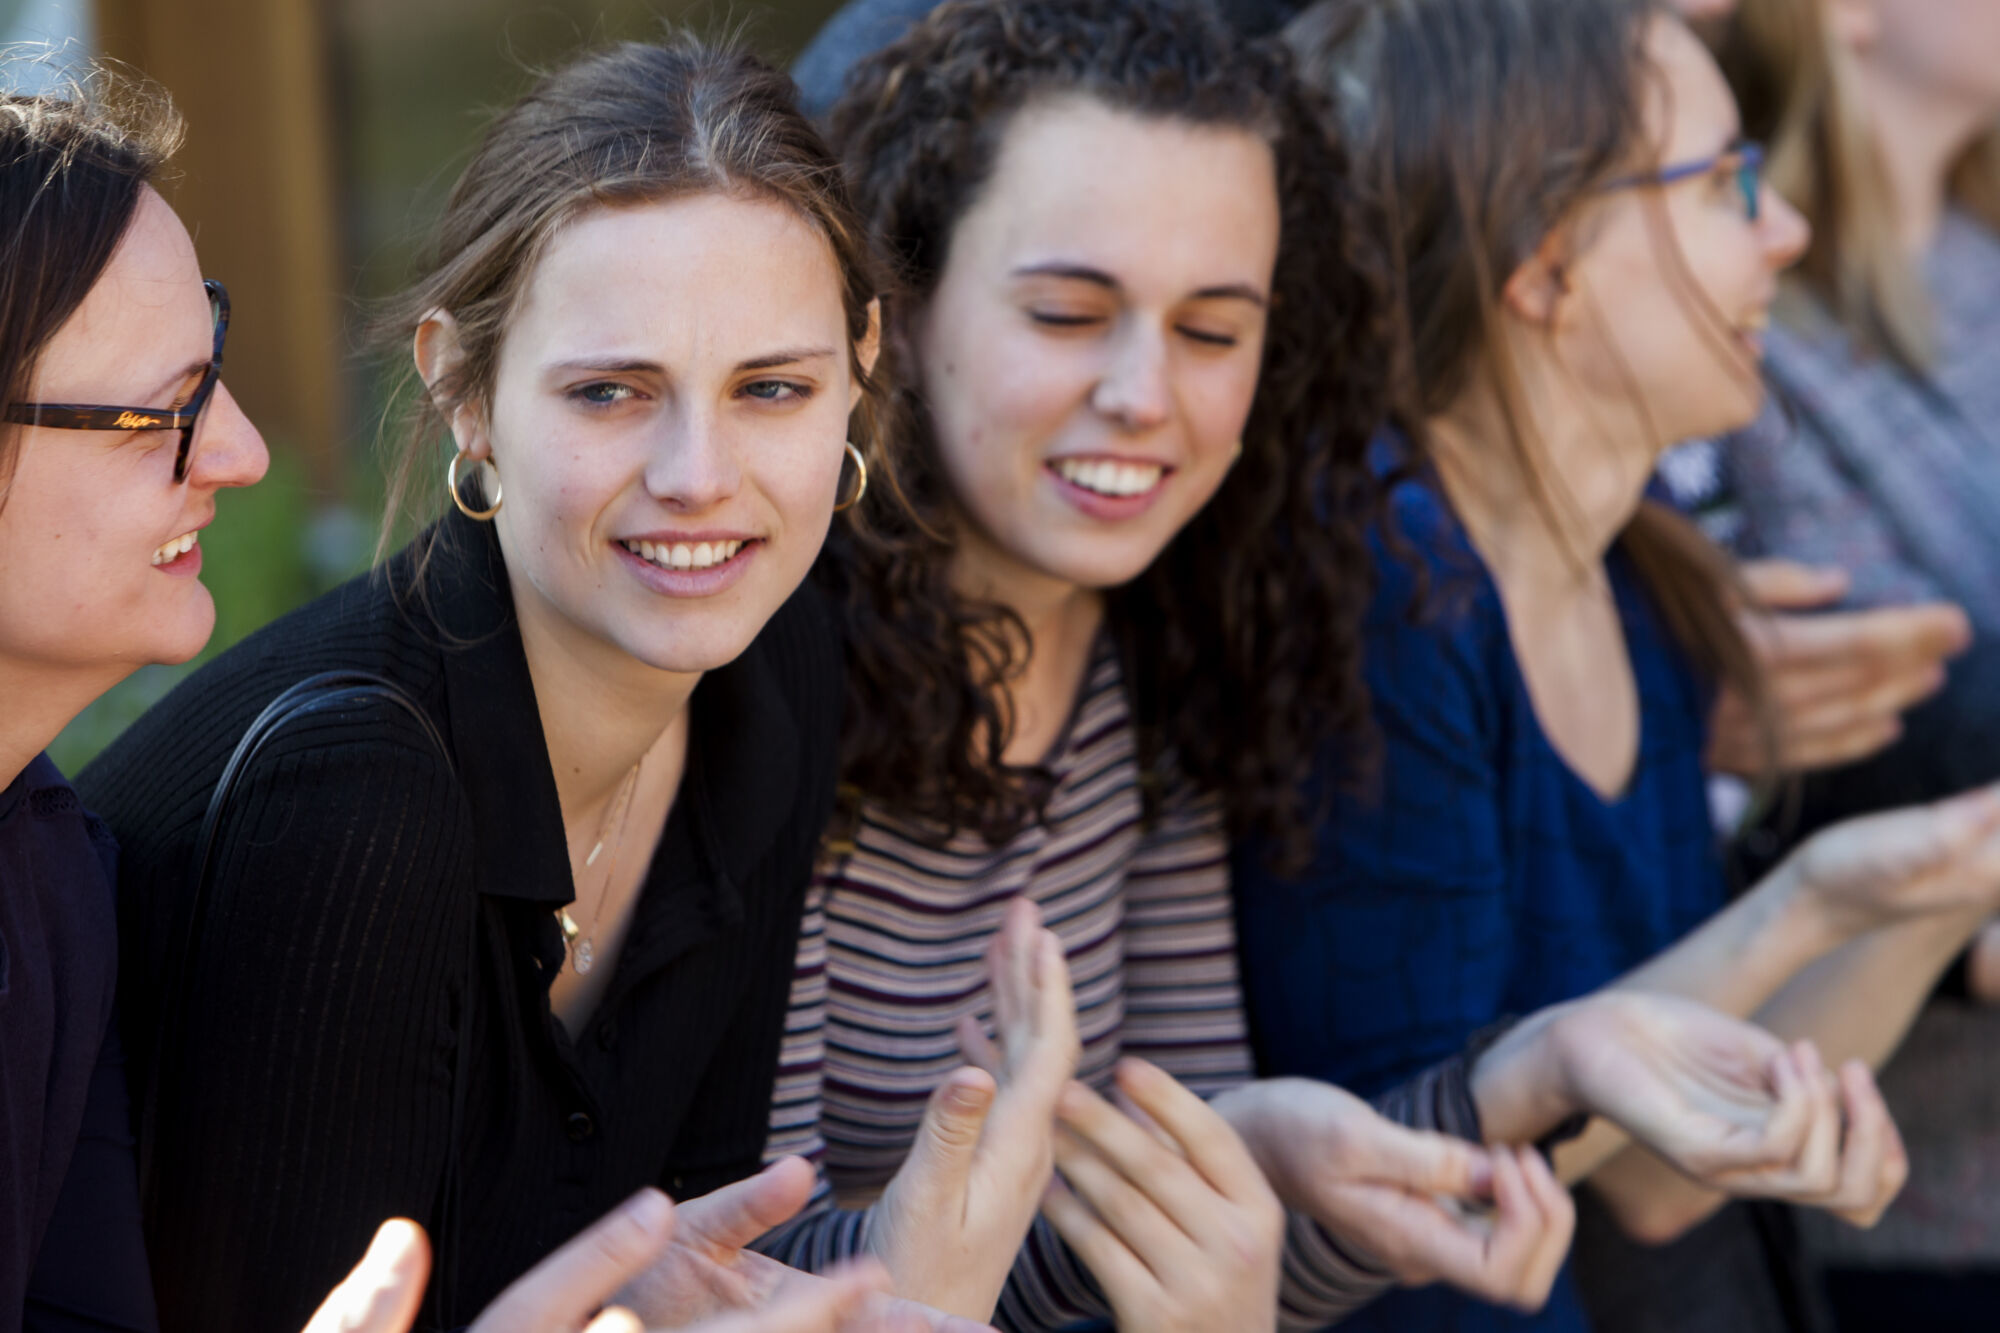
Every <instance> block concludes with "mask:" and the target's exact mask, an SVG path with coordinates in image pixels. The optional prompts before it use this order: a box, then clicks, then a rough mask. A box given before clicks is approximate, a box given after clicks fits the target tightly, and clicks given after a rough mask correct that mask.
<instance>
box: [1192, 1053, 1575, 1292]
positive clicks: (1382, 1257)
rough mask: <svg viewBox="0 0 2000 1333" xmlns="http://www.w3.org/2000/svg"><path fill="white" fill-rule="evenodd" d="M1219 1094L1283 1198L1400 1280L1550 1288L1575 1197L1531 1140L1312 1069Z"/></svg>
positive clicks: (1472, 1288)
mask: <svg viewBox="0 0 2000 1333" xmlns="http://www.w3.org/2000/svg"><path fill="white" fill-rule="evenodd" d="M1213 1106H1214V1108H1215V1110H1216V1111H1217V1112H1219V1113H1221V1114H1223V1115H1225V1116H1226V1117H1227V1118H1228V1120H1229V1122H1230V1124H1231V1125H1233V1126H1234V1127H1235V1128H1236V1129H1237V1130H1238V1131H1239V1132H1241V1133H1242V1135H1243V1137H1244V1141H1245V1142H1246V1143H1247V1144H1248V1145H1249V1147H1250V1148H1251V1150H1252V1151H1253V1152H1254V1153H1255V1155H1256V1158H1257V1161H1258V1162H1259V1163H1260V1164H1261V1165H1262V1166H1263V1168H1264V1172H1265V1174H1266V1175H1267V1176H1268V1177H1269V1178H1270V1180H1271V1182H1272V1184H1273V1185H1274V1186H1275V1187H1276V1188H1277V1190H1278V1193H1279V1195H1280V1196H1281V1197H1282V1199H1283V1200H1284V1202H1285V1204H1286V1205H1287V1206H1289V1207H1291V1208H1294V1209H1297V1210H1299V1211H1300V1212H1303V1213H1305V1214H1307V1215H1309V1216H1310V1217H1312V1218H1313V1220H1314V1221H1316V1222H1318V1223H1319V1224H1320V1226H1322V1227H1324V1228H1325V1229H1326V1230H1327V1231H1328V1232H1330V1233H1332V1234H1333V1235H1334V1236H1336V1237H1337V1238H1339V1239H1340V1240H1341V1241H1342V1243H1343V1244H1345V1245H1347V1246H1349V1247H1350V1248H1353V1249H1356V1250H1360V1251H1362V1252H1363V1253H1366V1254H1368V1255H1370V1256H1371V1257H1373V1258H1374V1259H1375V1260H1376V1261H1377V1262H1379V1263H1381V1264H1382V1265H1383V1266H1384V1267H1385V1268H1387V1269H1388V1270H1389V1271H1390V1272H1391V1273H1393V1274H1395V1275H1396V1277H1397V1278H1398V1279H1399V1280H1401V1281H1402V1282H1404V1283H1406V1284H1410V1285H1416V1284H1420V1283H1425V1282H1437V1281H1442V1282H1448V1283H1450V1284H1451V1285H1452V1286H1455V1287H1459V1288H1461V1289H1463V1290H1465V1291H1468V1292H1470V1293H1472V1294H1473V1295H1475V1296H1478V1297H1480V1298H1481V1299H1483V1300H1487V1301H1492V1302H1494V1303H1496V1304H1501V1305H1509V1306H1513V1307H1514V1308H1516V1309H1521V1310H1534V1309H1538V1308H1540V1306H1541V1305H1542V1304H1543V1302H1545V1301H1547V1300H1548V1295H1549V1289H1550V1287H1552V1286H1553V1285H1554V1283H1555V1277H1556V1273H1557V1271H1558V1270H1560V1269H1561V1267H1562V1261H1563V1257H1564V1256H1565V1255H1566V1254H1567V1253H1568V1252H1569V1242H1570V1237H1571V1235H1572V1233H1573V1232H1574V1231H1575V1229H1576V1209H1575V1205H1574V1204H1573V1202H1572V1201H1571V1199H1570V1196H1569V1192H1568V1191H1567V1190H1565V1189H1563V1187H1562V1185H1561V1184H1560V1183H1558V1182H1557V1180H1556V1178H1555V1176H1554V1175H1553V1174H1552V1173H1551V1171H1550V1170H1549V1166H1548V1163H1547V1162H1545V1161H1544V1160H1542V1157H1541V1155H1540V1154H1539V1153H1537V1152H1535V1151H1534V1150H1533V1149H1532V1148H1523V1149H1512V1148H1483V1147H1480V1146H1478V1145H1475V1144H1471V1143H1467V1142H1465V1141H1464V1140H1462V1139H1456V1138H1451V1137H1449V1136H1447V1135H1444V1134H1434V1133H1430V1132H1427V1131H1423V1130H1415V1129H1410V1128H1407V1127H1405V1126H1403V1125H1399V1124H1396V1123H1395V1122H1393V1121H1391V1120H1387V1119H1385V1118H1383V1117H1382V1116H1381V1115H1379V1114H1377V1113H1376V1111H1375V1109H1374V1108H1373V1107H1371V1106H1369V1105H1368V1103H1366V1102H1364V1101H1362V1100H1361V1099H1360V1098H1358V1097H1356V1096H1354V1095H1353V1094H1352V1093H1349V1092H1347V1091H1345V1090H1343V1089H1341V1088H1337V1087H1334V1086H1333V1085H1332V1084H1330V1083H1320V1082H1316V1081H1313V1080H1310V1079H1302V1078H1283V1079H1265V1080H1261V1081H1259V1082H1256V1083H1251V1084H1247V1085H1245V1086H1244V1087H1241V1088H1236V1089H1232V1090H1231V1091H1229V1092H1226V1093H1223V1094H1222V1095H1221V1096H1219V1097H1217V1098H1216V1099H1215V1101H1214V1103H1213ZM1562 1114H1567V1112H1563V1113H1562ZM1560 1118H1561V1115H1557V1116H1555V1117H1553V1118H1552V1119H1551V1121H1550V1123H1553V1122H1554V1120H1559V1119H1560Z"/></svg>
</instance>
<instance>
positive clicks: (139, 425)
mask: <svg viewBox="0 0 2000 1333" xmlns="http://www.w3.org/2000/svg"><path fill="white" fill-rule="evenodd" d="M201 285H202V289H203V290H204V291H206V292H207V293H208V303H209V307H210V309H211V311H212V312H213V314H214V316H215V354H214V355H213V356H212V357H210V358H209V362H208V369H207V370H206V371H204V372H203V373H202V377H201V383H200V384H199V385H198V386H196V388H195V391H194V396H193V397H192V398H189V399H188V401H187V406H185V407H180V408H173V409H163V408H154V407H100V406H95V405H92V404H86V403H10V404H9V405H8V407H7V412H6V419H7V420H8V421H10V422H12V423H14V424H15V425H17V426H48V427H51V428H52V429H55V430H118V431H140V430H177V431H179V432H180V433H181V447H180V452H179V453H178V454H176V455H175V456H174V484H175V485H176V486H178V485H180V484H181V483H182V482H184V481H186V480H187V478H188V461H189V459H190V458H192V457H193V455H194V432H195V427H196V426H197V425H198V424H199V423H200V421H201V414H202V412H203V411H204V410H205V409H206V408H207V407H208V401H209V399H210V398H213V397H214V396H215V386H216V385H217V384H218V383H220V382H221V380H222V344H223V340H224V339H225V338H226V337H228V335H229V292H228V291H227V290H226V289H225V288H224V287H223V285H222V284H221V283H219V282H217V281H216V280H215V279H213V278H208V279H205V280H203V282H202V284H201Z"/></svg>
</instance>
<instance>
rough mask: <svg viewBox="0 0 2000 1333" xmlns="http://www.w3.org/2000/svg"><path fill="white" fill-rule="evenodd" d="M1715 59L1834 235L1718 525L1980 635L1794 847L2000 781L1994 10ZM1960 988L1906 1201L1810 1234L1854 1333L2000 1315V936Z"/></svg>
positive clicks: (1957, 977)
mask: <svg viewBox="0 0 2000 1333" xmlns="http://www.w3.org/2000/svg"><path fill="white" fill-rule="evenodd" d="M1719 49H1720V51H1721V55H1722V60H1723V66H1724V70H1725V72H1726V73H1727V74H1728V75H1729V76H1730V78H1731V80H1732V82H1733V83H1734V85H1735V87H1736V90H1737V94H1738V97H1739V99H1740V100H1741V101H1742V103H1743V108H1744V118H1745V123H1746V127H1747V129H1748V131H1749V132H1750V133H1752V134H1755V135H1757V136H1759V137H1761V138H1764V139H1765V140H1767V142H1768V143H1769V146H1770V180H1771V184H1772V187H1773V188H1774V189H1775V190H1776V191H1777V192H1779V193H1780V194H1782V195H1784V197H1786V198H1787V199H1789V200H1791V201H1792V202H1793V203H1794V204H1795V205H1797V206H1798V208H1799V209H1800V210H1801V211H1802V212H1803V213H1804V214H1805V215H1806V217H1807V218H1808V220H1809V221H1810V222H1811V223H1812V227H1813V240H1812V243H1811V244H1810V245H1809V246H1808V247H1807V249H1806V252H1805V254H1804V256H1803V258H1802V260H1801V263H1800V264H1799V266H1798V268H1797V269H1796V270H1795V271H1794V272H1793V273H1792V274H1791V275H1790V276H1789V277H1788V279H1787V280H1786V282H1785V284H1784V286H1783V288H1782V291H1781V294H1780V297H1779V300H1778V302H1777V303H1776V305H1775V306H1774V308H1773V313H1774V319H1773V322H1772V326H1771V328H1770V330H1769V332H1768V334H1767V335H1766V344H1767V352H1766V361H1765V369H1766V375H1767V378H1768V379H1769V381H1770V383H1771V385H1772V387H1773V389H1774V391H1775V392H1774V395H1773V401H1772V403H1771V404H1770V405H1769V406H1768V407H1767V408H1766V410H1765V412H1764V414H1763V415H1762V416H1761V417H1760V418H1759V419H1758V420H1757V422H1756V423H1755V424H1753V425H1752V426H1751V427H1750V428H1748V429H1746V430H1744V431H1741V432H1739V433H1737V434H1736V435H1734V436H1732V437H1730V438H1728V439H1727V440H1725V441H1724V442H1723V443H1722V445H1721V447H1720V449H1719V451H1718V453H1717V460H1718V462H1719V464H1720V491H1721V495H1720V497H1719V499H1720V501H1721V504H1720V512H1719V513H1718V514H1717V516H1716V517H1717V520H1718V521H1719V522H1721V523H1722V524H1724V525H1725V526H1724V529H1723V530H1724V531H1725V533H1726V535H1727V536H1728V538H1729V539H1730V540H1731V541H1732V543H1733V544H1734V546H1735V547H1736V549H1737V550H1738V551H1740V552H1742V553H1744V554H1745V555H1746V556H1751V557H1759V558H1767V559H1768V558H1779V559H1788V560H1793V561H1800V562H1808V563H1809V564H1811V565H1813V566H1819V567H1826V568H1831V569H1834V570H1838V571H1842V572H1843V573H1844V578H1843V579H1842V580H1841V582H1840V585H1839V586H1838V587H1837V589H1836V592H1837V594H1838V595H1839V596H1840V598H1841V602H1842V605H1843V607H1845V608H1878V607H1886V608H1917V607H1921V606H1922V605H1923V604H1926V603H1937V602H1950V603H1955V604H1957V605H1958V606H1960V607H1963V608H1964V610H1965V612H1966V614H1967V615H1968V616H1969V618H1970V622H1971V625H1972V628H1973V631H1974V634H1975V638H1974V641H1973V643H1972V646H1971V648H1970V650H1969V651H1967V652H1966V653H1965V654H1964V655H1963V656H1962V657H1960V658H1959V659H1958V660H1957V661H1956V662H1954V663H1952V664H1951V666H1950V670H1949V675H1948V678H1946V680H1945V683H1944V687H1943V689H1942V691H1941V692H1940V693H1939V694H1938V695H1937V696H1936V697H1935V698H1933V699H1932V700H1931V701H1930V702H1928V703H1927V704H1925V705H1923V706H1922V707H1920V708H1919V709H1917V710H1916V711H1915V712H1913V713H1912V714H1911V715H1910V717H1909V718H1908V720H1907V726H1906V727H1905V728H1904V729H1903V730H1902V733H1901V735H1900V738H1899V739H1897V740H1896V742H1895V743H1894V744H1893V745H1891V746H1890V747H1889V748H1888V749H1886V750H1885V751H1883V752H1882V753H1881V754H1879V755H1877V756H1875V757H1873V758H1871V759H1868V760H1866V761H1864V762H1858V763H1854V764H1850V765H1846V766H1843V767H1841V768H1838V769H1836V770H1834V771H1832V772H1829V773H1825V774H1823V775H1820V776H1818V777H1816V778H1814V779H1813V780H1811V781H1809V782H1808V783H1807V784H1806V786H1805V788H1804V792H1803V801H1802V804H1801V807H1800V809H1799V810H1798V812H1797V814H1798V817H1797V818H1796V819H1787V818H1785V816H1786V815H1787V814H1789V813H1790V812H1788V811H1785V810H1784V809H1783V808H1782V807H1780V808H1779V809H1778V810H1777V811H1775V812H1774V813H1773V815H1772V816H1771V817H1770V819H1769V820H1768V821H1767V823H1768V828H1767V829H1765V830H1761V831H1760V832H1761V833H1762V834H1763V836H1764V840H1765V841H1766V842H1775V841H1776V840H1777V839H1780V838H1785V837H1794V836H1798V835H1801V834H1804V833H1808V832H1810V831H1811V829H1812V828H1814V827H1816V826H1818V825H1821V824H1824V823H1826V822H1827V821H1830V820H1834V819H1838V818H1841V817H1843V816H1845V815H1848V814H1852V813H1855V812H1858V811H1865V810H1871V809H1880V808H1883V807H1886V806H1889V805H1894V804H1898V803H1901V802H1905V801H1910V800H1921V799H1927V798H1930V797H1934V796H1937V795H1940V794H1942V793H1945V792H1947V791H1951V790H1956V789H1958V788H1961V787H1964V786H1966V785H1967V784H1969V783H1972V782H1977V781H1985V780H1990V779H1991V778H1993V777H1994V776H1995V775H1996V774H2000V6H1995V5H1992V4H1990V3H1984V2H1983V0H1743V3H1742V4H1741V5H1740V6H1739V10H1738V13H1737V15H1736V18H1735V20H1734V22H1733V23H1731V24H1730V25H1728V26H1727V28H1725V29H1724V30H1723V32H1722V35H1721V37H1720V39H1719ZM1944 990H1945V992H1946V993H1945V994H1943V995H1941V996H1940V997H1939V999H1938V1001H1937V1003H1936V1004H1934V1005H1933V1006H1932V1007H1931V1009H1930V1010H1928V1011H1927V1012H1926V1015H1925V1017H1924V1019H1923V1020H1922V1021H1921V1022H1920V1023H1919V1025H1918V1028H1917V1030H1916V1032H1915V1033H1914V1034H1913V1035H1912V1038H1911V1044H1910V1048H1909V1049H1908V1050H1906V1051H1905V1052H1904V1053H1903V1054H1902V1055H1900V1056H1899V1057H1898V1059H1897V1061H1896V1062H1895V1064H1894V1065H1892V1066H1891V1068H1890V1070H1889V1072H1888V1073H1887V1075H1886V1076H1885V1079H1884V1084H1883V1088H1884V1092H1885V1094H1886V1095H1887V1096H1888V1097H1889V1099H1890V1103H1891V1105H1892V1107H1895V1108H1898V1109H1899V1110H1900V1112H1901V1114H1900V1116H1899V1119H1900V1120H1901V1121H1902V1122H1903V1123H1904V1124H1905V1127H1906V1128H1907V1129H1908V1130H1909V1131H1910V1133H1911V1138H1910V1150H1911V1165H1912V1178H1911V1191H1910V1194H1909V1196H1908V1198H1907V1200H1906V1202H1905V1204H1904V1205H1902V1206H1899V1207H1898V1208H1897V1209H1895V1210H1893V1211H1892V1212H1891V1214H1890V1215H1889V1217H1888V1218H1887V1219H1885V1225H1884V1227H1883V1229H1882V1230H1881V1231H1880V1232H1879V1233H1877V1234H1874V1235H1870V1236H1867V1237H1847V1236H1842V1235H1835V1234H1832V1233H1827V1234H1824V1235H1821V1234H1819V1232H1818V1229H1815V1232H1814V1236H1815V1240H1816V1242H1817V1245H1818V1248H1819V1249H1821V1250H1822V1251H1823V1253H1822V1254H1821V1256H1820V1258H1821V1260H1822V1262H1824V1263H1827V1264H1830V1265H1832V1266H1833V1267H1834V1268H1836V1269H1838V1270H1840V1271H1837V1272H1835V1273H1834V1274H1832V1275H1831V1278H1830V1281H1831V1284H1832V1285H1831V1291H1832V1294H1833V1296H1834V1297H1835V1299H1834V1307H1835V1309H1836V1310H1837V1311H1838V1312H1839V1313H1840V1315H1841V1318H1842V1322H1843V1326H1844V1327H1853V1328H1878V1327H1884V1326H1886V1325H1887V1324H1889V1323H1892V1322H1894V1323H1900V1322H1903V1321H1908V1320H1912V1319H1914V1320H1919V1321H1921V1322H1922V1324H1923V1326H1924V1327H1926V1328H1933V1327H1935V1328H1947V1327H1965V1328H1970V1327H1975V1326H1976V1327H1982V1328H1983V1327H1987V1326H1989V1325H1990V1322H1991V1317H1992V1316H1991V1311H1992V1310H1993V1309H1994V1308H1996V1305H2000V1204H1996V1203H1995V1200H1996V1197H2000V1196H1996V1193H1995V1191H1994V1190H1993V1189H1991V1188H1988V1187H1986V1186H1985V1185H1984V1184H1982V1183H1980V1182H1982V1181H1990V1180H1991V1179H1992V1178H1993V1176H1994V1175H1995V1174H1996V1173H2000V1153H1996V1152H1995V1150H1994V1148H1993V1145H1992V1142H1991V1126H1992V1123H1993V1121H1994V1117H1995V1115H1996V1114H2000V1062H1996V1057H1995V1054H1994V1052H1995V1051H1996V1049H2000V1025H1996V1018H1995V1016H1993V1015H1992V1014H1991V1013H1990V1012H1982V1011H1981V1008H1980V1006H1985V1005H1991V1004H1993V1003H1995V1002H2000V927H1995V926H1989V927H1987V929H1986V930H1984V931H1983V932H1982V933H1981V935H1980V936H1979V937H1978V938H1977V940H1976V941H1975V943H1974V945H1973V947H1972V948H1971V949H1969V950H1968V951H1967V953H1966V954H1965V955H1964V956H1963V958H1962V959H1961V961H1960V964H1959V966H1958V967H1956V968H1955V969H1954V971H1953V973H1952V974H1951V975H1950V976H1949V977H1948V978H1947V984H1946V986H1945V987H1944ZM1897 1270H1902V1271H1900V1272H1899V1271H1897ZM1946 1270H1950V1272H1949V1273H1947V1271H1946ZM1925 1271H1927V1272H1929V1273H1930V1275H1931V1280H1929V1281H1924V1280H1920V1279H1919V1277H1918V1276H1917V1275H1918V1273H1920V1272H1925ZM1871 1274H1872V1275H1873V1276H1871Z"/></svg>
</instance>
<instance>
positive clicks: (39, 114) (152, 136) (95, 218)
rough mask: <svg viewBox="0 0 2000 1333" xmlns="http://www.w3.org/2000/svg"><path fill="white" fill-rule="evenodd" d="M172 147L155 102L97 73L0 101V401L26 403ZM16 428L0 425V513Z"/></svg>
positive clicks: (172, 120)
mask: <svg viewBox="0 0 2000 1333" xmlns="http://www.w3.org/2000/svg"><path fill="white" fill-rule="evenodd" d="M17 58H18V57H17ZM28 63H29V64H31V65H32V64H34V63H35V62H28ZM180 139H181V122H180V118H179V117H178V116H177V115H176V114H175V112H174V109H173V104H172V103H171V102H170V101H168V100H167V96H166V94H165V93H164V92H162V91H161V90H160V89H159V88H157V87H155V86H153V85H150V84H147V83H144V82H142V81H139V80H137V79H132V78H129V77H127V76H125V75H123V74H121V73H119V72H117V71H115V70H113V69H111V68H109V67H97V68H92V69H89V70H86V71H84V72H83V73H82V74H81V75H79V76H74V77H70V78H66V79H63V80H61V81H60V83H59V85H58V86H57V87H56V88H55V89H54V90H52V91H50V92H46V93H40V94H35V95H24V94H13V95H6V96H0V394H4V395H5V396H4V397H0V402H4V403H18V402H23V401H26V400H27V399H28V398H29V397H30V396H31V390H32V388H33V385H34V380H35V370H36V368H37V366H38V365H39V364H40V362H41V358H42V353H43V352H44V351H45V350H46V349H47V347H48V344H49V340H50V339H51V338H53V337H54V336H55V334H56V331H57V330H58V329H60V328H61V327H62V326H63V324H64V323H66V322H67V321H68V319H69V317H70V316H71V315H73V314H75V313H76V309H77V307H78V306H80V305H82V304H83V299H84V297H85V296H87V295H88V294H89V292H90V289H91V288H92V287H95V286H96V285H97V280H98V279H99V278H100V277H102V276H103V275H104V270H105V268H106V267H107V266H109V264H110V263H111V256H112V255H113V254H114V253H115V252H116V251H117V249H118V245H119V242H121V241H122V240H124V239H125V233H126V231H127V230H128V229H129V228H130V227H131V225H132V219H133V217H134V216H135V215H136V214H137V213H138V210H139V200H140V198H141V197H142V196H143V195H144V193H145V189H146V187H147V186H148V185H149V184H151V183H152V182H153V181H154V180H155V179H157V178H158V176H159V174H160V173H161V172H162V171H163V170H164V169H165V167H166V164H167V160H168V159H169V158H171V157H172V156H173V154H174V150H175V149H176V148H177V147H179V145H180ZM21 429H22V428H21V427H19V426H11V425H4V424H0V506H4V505H5V504H6V495H7V489H8V486H9V484H10V483H11V482H12V480H13V475H14V459H15V455H16V452H17V449H18V446H19V441H20V435H19V432H20V430H21Z"/></svg>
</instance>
